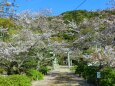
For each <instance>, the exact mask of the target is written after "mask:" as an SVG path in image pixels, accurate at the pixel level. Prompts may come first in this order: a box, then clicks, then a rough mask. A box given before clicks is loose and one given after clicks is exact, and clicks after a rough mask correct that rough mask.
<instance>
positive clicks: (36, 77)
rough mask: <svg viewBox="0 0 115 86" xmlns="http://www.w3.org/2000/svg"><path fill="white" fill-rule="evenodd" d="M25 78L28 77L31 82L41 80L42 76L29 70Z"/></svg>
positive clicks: (35, 71)
mask: <svg viewBox="0 0 115 86" xmlns="http://www.w3.org/2000/svg"><path fill="white" fill-rule="evenodd" d="M26 74H27V76H28V77H30V78H31V79H32V80H42V79H43V74H42V73H41V72H39V71H37V70H34V69H30V70H28V71H27V72H26Z"/></svg>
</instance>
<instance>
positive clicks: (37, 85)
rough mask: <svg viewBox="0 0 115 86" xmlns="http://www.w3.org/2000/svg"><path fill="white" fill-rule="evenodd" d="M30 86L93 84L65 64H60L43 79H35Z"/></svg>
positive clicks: (80, 85)
mask: <svg viewBox="0 0 115 86" xmlns="http://www.w3.org/2000/svg"><path fill="white" fill-rule="evenodd" d="M32 86H93V85H91V84H87V83H86V81H85V80H84V79H83V78H80V77H79V76H78V75H75V74H74V73H71V71H70V70H69V68H68V67H67V66H60V67H59V68H57V69H56V70H53V71H52V72H50V73H49V74H48V75H47V76H46V77H45V79H44V80H41V81H35V82H33V83H32Z"/></svg>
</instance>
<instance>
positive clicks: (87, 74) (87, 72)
mask: <svg viewBox="0 0 115 86" xmlns="http://www.w3.org/2000/svg"><path fill="white" fill-rule="evenodd" d="M97 71H98V67H96V66H85V67H84V72H83V77H84V78H85V79H87V81H88V82H90V83H96V72H97Z"/></svg>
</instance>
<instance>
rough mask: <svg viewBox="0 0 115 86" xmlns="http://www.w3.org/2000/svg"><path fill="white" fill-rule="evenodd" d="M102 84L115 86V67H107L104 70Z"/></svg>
mask: <svg viewBox="0 0 115 86" xmlns="http://www.w3.org/2000/svg"><path fill="white" fill-rule="evenodd" d="M100 86H115V69H112V68H109V67H106V68H104V69H103V70H102V78H101V79H100Z"/></svg>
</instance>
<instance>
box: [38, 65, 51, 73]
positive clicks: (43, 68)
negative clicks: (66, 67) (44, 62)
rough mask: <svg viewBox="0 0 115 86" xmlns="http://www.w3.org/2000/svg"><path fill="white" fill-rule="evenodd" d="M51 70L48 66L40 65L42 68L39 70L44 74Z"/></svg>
mask: <svg viewBox="0 0 115 86" xmlns="http://www.w3.org/2000/svg"><path fill="white" fill-rule="evenodd" d="M49 70H50V69H48V67H45V66H42V67H40V69H39V71H40V72H41V73H42V74H44V75H47V73H48V71H49Z"/></svg>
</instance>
